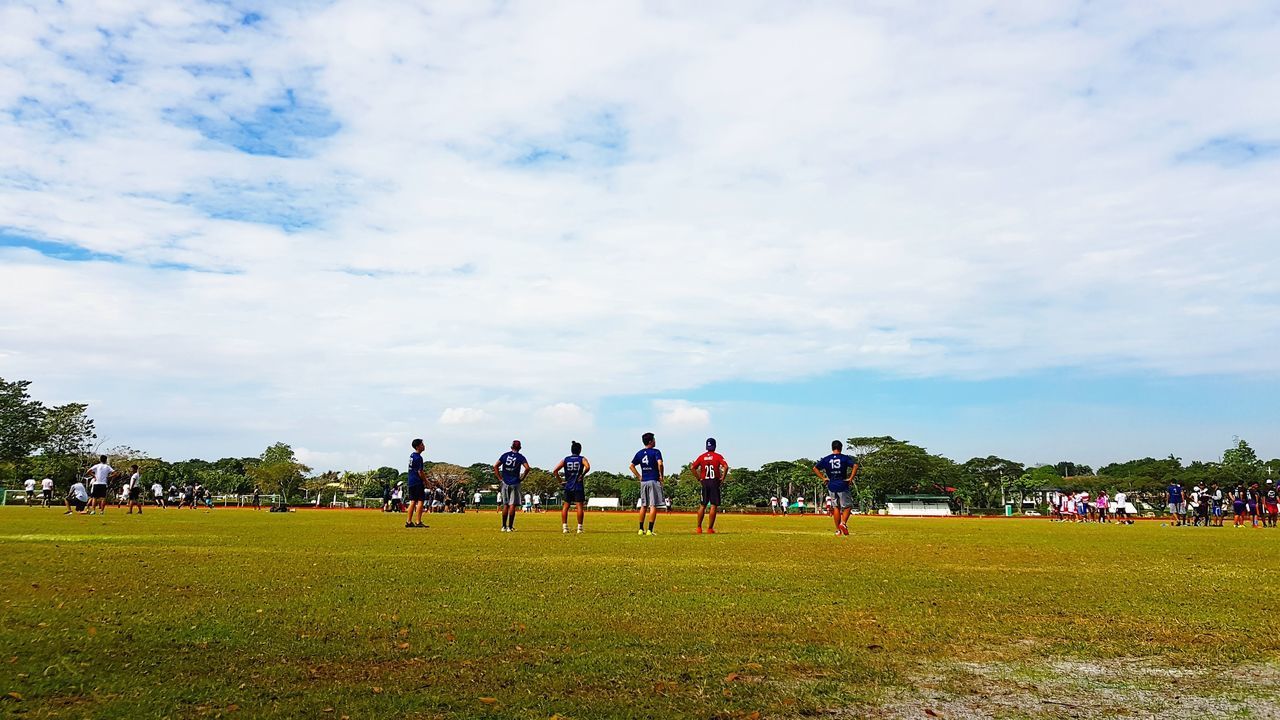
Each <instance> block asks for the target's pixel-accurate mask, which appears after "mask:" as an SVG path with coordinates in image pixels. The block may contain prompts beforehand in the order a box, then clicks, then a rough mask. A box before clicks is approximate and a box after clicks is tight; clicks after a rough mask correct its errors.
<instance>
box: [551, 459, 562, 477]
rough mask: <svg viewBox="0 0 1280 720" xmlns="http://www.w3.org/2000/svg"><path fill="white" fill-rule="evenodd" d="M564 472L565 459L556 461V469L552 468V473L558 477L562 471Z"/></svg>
mask: <svg viewBox="0 0 1280 720" xmlns="http://www.w3.org/2000/svg"><path fill="white" fill-rule="evenodd" d="M562 472H564V461H563V460H561V461H560V462H559V463H556V469H555V470H552V471H551V474H552V475H555V476H556V477H560V473H562Z"/></svg>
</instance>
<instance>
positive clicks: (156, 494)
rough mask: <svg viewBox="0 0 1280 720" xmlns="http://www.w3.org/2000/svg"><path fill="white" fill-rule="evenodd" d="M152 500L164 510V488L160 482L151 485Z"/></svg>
mask: <svg viewBox="0 0 1280 720" xmlns="http://www.w3.org/2000/svg"><path fill="white" fill-rule="evenodd" d="M151 499H152V500H154V501H155V503H156V507H158V508H160V509H161V510H163V509H164V486H163V485H161V484H160V483H158V482H153V483H151Z"/></svg>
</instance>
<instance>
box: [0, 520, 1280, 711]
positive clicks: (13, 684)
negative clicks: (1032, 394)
mask: <svg viewBox="0 0 1280 720" xmlns="http://www.w3.org/2000/svg"><path fill="white" fill-rule="evenodd" d="M400 517H402V516H388V515H383V514H380V513H377V512H364V511H349V512H344V511H309V512H308V511H301V512H296V513H292V514H289V515H278V514H276V515H273V514H268V513H264V512H258V513H255V512H251V511H245V510H218V511H215V512H212V513H208V514H206V513H204V512H191V511H175V510H170V511H167V512H161V511H157V510H148V511H147V512H146V514H145V515H142V516H137V515H135V516H132V517H130V516H127V515H124V514H123V513H121V512H118V511H114V510H113V511H112V512H111V513H110V514H108V515H107V516H106V517H105V518H103V517H87V516H86V517H81V516H72V517H64V516H63V515H62V514H61V511H60V510H58V511H55V510H41V509H31V508H14V507H5V508H0V596H2V597H3V598H4V600H3V612H2V613H0V620H2V622H0V648H2V650H0V694H3V693H8V694H9V695H8V697H7V698H5V699H3V700H0V708H2V709H3V711H4V712H5V713H6V714H7V715H12V716H22V717H31V718H37V717H129V718H140V717H165V716H168V717H217V716H222V717H308V718H315V717H319V718H341V717H344V716H346V717H350V718H368V717H428V718H429V717H449V716H455V717H517V718H549V717H554V716H557V715H558V716H560V717H562V718H584V719H585V718H613V717H618V718H666V717H694V718H713V717H715V718H734V717H738V718H754V717H766V718H773V717H802V716H819V717H863V716H872V717H936V716H940V717H985V716H1005V717H1063V716H1075V717H1152V716H1159V717H1177V716H1186V717H1201V718H1202V717H1219V716H1221V717H1277V716H1280V689H1278V688H1280V665H1278V664H1277V662H1278V660H1280V623H1278V622H1277V613H1278V612H1280V581H1277V579H1276V576H1275V572H1276V570H1277V568H1278V567H1280V563H1278V562H1277V561H1278V560H1280V531H1274V530H1234V529H1232V528H1230V527H1227V528H1223V529H1201V528H1187V529H1181V528H1180V529H1174V528H1167V527H1161V526H1160V525H1159V524H1158V523H1139V524H1138V525H1135V526H1132V527H1118V526H1096V525H1089V526H1084V525H1060V524H1054V523H1049V522H1044V521H1021V520H1013V521H1007V520H945V519H944V520H937V519H934V520H925V519H884V518H868V519H856V518H855V522H854V523H852V524H851V531H852V536H851V537H848V538H837V537H834V536H833V535H831V534H830V530H829V522H827V521H824V520H823V519H819V518H812V517H808V518H798V517H788V518H772V517H745V516H732V515H727V516H724V517H723V518H722V519H721V523H720V525H721V530H722V532H721V534H718V535H715V536H694V535H692V534H690V530H691V529H692V524H693V522H692V519H691V518H690V517H689V516H681V515H676V516H663V517H662V518H661V519H660V520H659V522H658V527H657V529H658V531H659V533H660V534H659V535H657V536H655V537H638V536H636V534H635V524H634V520H633V517H632V516H631V515H630V514H628V515H618V514H610V515H603V514H594V515H591V516H589V517H588V522H587V529H588V533H587V534H585V535H582V536H574V535H568V536H565V535H561V534H560V523H559V516H558V514H555V515H553V514H550V513H548V514H543V515H537V516H531V515H521V516H520V518H519V520H518V525H517V527H518V532H516V533H514V534H509V535H508V534H503V533H499V532H498V518H497V515H496V514H494V513H492V512H489V513H479V514H474V513H472V514H466V515H461V516H458V515H447V516H441V515H437V516H433V517H432V518H430V525H431V528H430V529H428V530H416V531H410V530H405V529H404V528H403V527H401V523H402V520H401V519H400ZM926 711H927V712H926ZM928 713H934V715H933V716H930V715H929V714H928Z"/></svg>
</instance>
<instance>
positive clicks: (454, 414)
mask: <svg viewBox="0 0 1280 720" xmlns="http://www.w3.org/2000/svg"><path fill="white" fill-rule="evenodd" d="M488 418H489V414H488V413H486V412H485V411H484V410H480V409H477V408H469V407H457V408H454V407H451V408H445V409H444V412H442V413H440V424H441V425H472V424H475V423H478V422H484V421H485V420H487V419H488Z"/></svg>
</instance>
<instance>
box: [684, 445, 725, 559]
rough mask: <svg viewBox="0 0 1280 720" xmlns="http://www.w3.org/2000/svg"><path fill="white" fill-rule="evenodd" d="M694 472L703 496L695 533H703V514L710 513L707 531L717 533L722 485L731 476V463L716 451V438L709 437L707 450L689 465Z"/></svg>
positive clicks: (710, 533) (699, 505)
mask: <svg viewBox="0 0 1280 720" xmlns="http://www.w3.org/2000/svg"><path fill="white" fill-rule="evenodd" d="M689 469H690V470H692V471H693V474H694V475H695V476H696V477H697V478H698V482H700V483H702V497H701V498H700V501H699V503H698V528H697V529H696V530H694V531H693V532H694V534H695V535H701V534H702V516H703V514H709V515H710V517H709V520H710V522H708V524H707V533H708V534H709V535H715V534H716V513H717V512H718V511H719V510H720V486H721V485H722V484H723V483H724V481H725V480H726V479H727V478H728V477H729V463H727V462H725V460H724V456H723V455H721V454H720V453H718V452H716V439H715V438H707V451H706V452H704V453H702V454H701V455H699V456H698V459H696V460H694V461H693V464H692V465H690V466H689Z"/></svg>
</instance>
